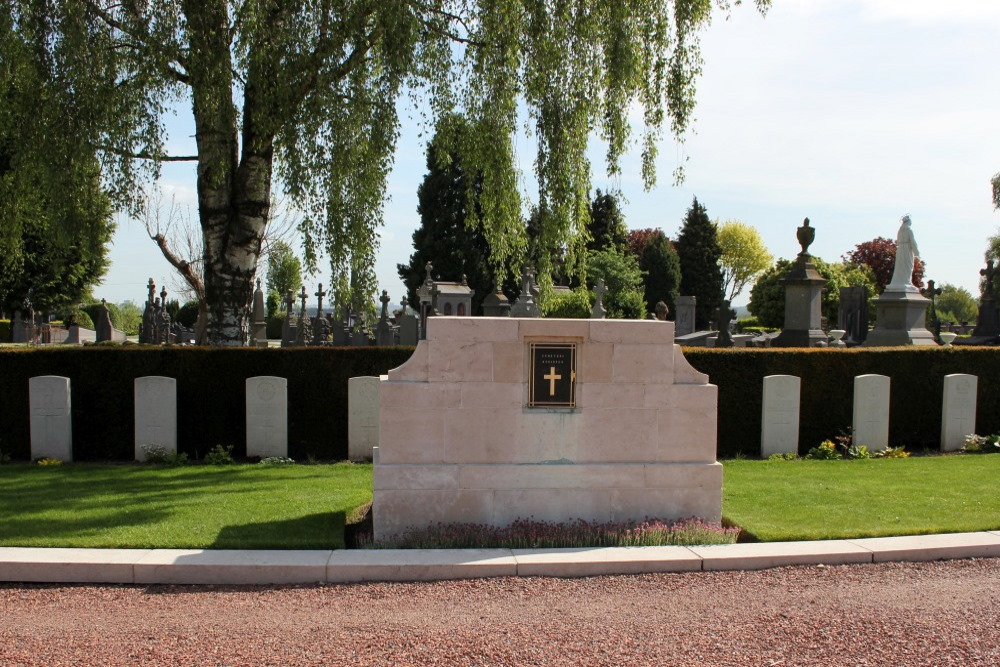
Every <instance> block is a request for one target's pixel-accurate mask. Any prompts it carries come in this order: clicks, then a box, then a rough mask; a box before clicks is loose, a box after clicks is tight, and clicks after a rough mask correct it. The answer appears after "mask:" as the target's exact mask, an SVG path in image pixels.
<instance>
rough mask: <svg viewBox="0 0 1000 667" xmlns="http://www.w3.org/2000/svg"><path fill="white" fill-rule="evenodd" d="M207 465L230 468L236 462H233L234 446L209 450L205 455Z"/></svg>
mask: <svg viewBox="0 0 1000 667" xmlns="http://www.w3.org/2000/svg"><path fill="white" fill-rule="evenodd" d="M205 463H207V464H208V465H210V466H228V465H233V464H234V463H236V461H234V460H233V446H232V445H216V446H215V447H212V449H210V450H208V453H207V454H205Z"/></svg>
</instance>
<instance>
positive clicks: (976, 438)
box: [962, 433, 1000, 454]
mask: <svg viewBox="0 0 1000 667" xmlns="http://www.w3.org/2000/svg"><path fill="white" fill-rule="evenodd" d="M964 442H965V444H964V445H963V447H962V451H963V452H965V453H966V454H989V453H991V452H1000V435H976V434H975V433H970V434H969V435H967V436H965V439H964Z"/></svg>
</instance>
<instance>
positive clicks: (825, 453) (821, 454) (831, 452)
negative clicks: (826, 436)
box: [806, 440, 844, 461]
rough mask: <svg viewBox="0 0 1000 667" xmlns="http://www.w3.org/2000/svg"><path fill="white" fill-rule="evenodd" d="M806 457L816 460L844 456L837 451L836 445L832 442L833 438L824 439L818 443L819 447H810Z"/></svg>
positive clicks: (833, 459) (832, 459) (835, 458)
mask: <svg viewBox="0 0 1000 667" xmlns="http://www.w3.org/2000/svg"><path fill="white" fill-rule="evenodd" d="M806 458H807V459H814V460H817V461H836V460H837V459H842V458H844V457H843V455H842V454H841V453H840V452H838V451H837V445H835V444H833V440H824V441H823V442H821V443H819V447H813V448H812V449H810V450H809V453H807V454H806Z"/></svg>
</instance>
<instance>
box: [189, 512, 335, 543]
mask: <svg viewBox="0 0 1000 667" xmlns="http://www.w3.org/2000/svg"><path fill="white" fill-rule="evenodd" d="M209 548H210V549H343V548H344V512H320V513H318V514H309V515H306V516H303V517H297V518H295V519H286V520H283V521H259V522H254V523H245V524H241V525H234V526H226V527H224V528H222V529H221V530H220V531H219V534H218V535H217V536H216V538H215V541H214V542H212V544H211V545H210V547H209Z"/></svg>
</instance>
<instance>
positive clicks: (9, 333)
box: [0, 320, 14, 343]
mask: <svg viewBox="0 0 1000 667" xmlns="http://www.w3.org/2000/svg"><path fill="white" fill-rule="evenodd" d="M13 339H14V330H13V329H11V326H10V320H0V343H9V342H11V341H12V340H13Z"/></svg>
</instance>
